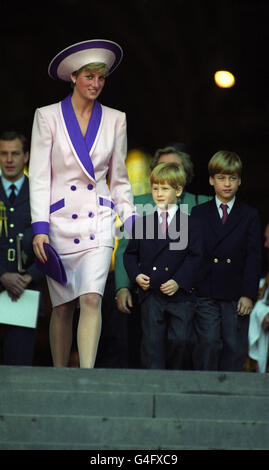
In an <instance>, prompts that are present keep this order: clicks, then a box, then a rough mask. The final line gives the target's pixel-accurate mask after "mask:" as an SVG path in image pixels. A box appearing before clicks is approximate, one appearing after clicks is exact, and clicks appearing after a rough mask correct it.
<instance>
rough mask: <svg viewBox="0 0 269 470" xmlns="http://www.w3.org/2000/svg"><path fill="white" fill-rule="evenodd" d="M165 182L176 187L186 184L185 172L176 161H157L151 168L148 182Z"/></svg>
mask: <svg viewBox="0 0 269 470" xmlns="http://www.w3.org/2000/svg"><path fill="white" fill-rule="evenodd" d="M164 183H167V184H169V185H170V186H172V188H174V189H178V187H179V186H182V187H184V186H185V184H186V174H185V171H184V170H183V168H181V166H179V165H178V164H177V163H172V162H171V163H159V165H157V166H155V168H153V170H152V172H151V175H150V184H151V185H153V184H164Z"/></svg>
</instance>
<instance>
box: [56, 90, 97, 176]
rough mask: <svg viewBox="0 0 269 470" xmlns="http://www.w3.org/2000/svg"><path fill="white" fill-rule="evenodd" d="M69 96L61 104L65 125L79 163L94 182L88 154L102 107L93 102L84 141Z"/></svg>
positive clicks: (93, 140) (95, 134)
mask: <svg viewBox="0 0 269 470" xmlns="http://www.w3.org/2000/svg"><path fill="white" fill-rule="evenodd" d="M71 96H72V95H71V94H70V95H68V96H67V97H66V98H65V99H64V100H63V101H62V102H61V107H62V113H63V117H64V121H65V125H66V128H67V131H68V134H69V137H70V139H71V142H72V144H73V147H74V149H75V151H76V153H77V155H78V158H79V160H80V162H81V163H82V165H83V166H84V168H85V169H86V171H87V173H88V174H89V175H90V176H91V177H92V178H93V179H94V180H95V175H94V167H93V164H92V161H91V157H90V152H91V149H92V146H93V144H94V142H95V139H96V136H97V133H98V130H99V127H100V123H101V119H102V106H101V105H100V103H99V102H98V101H95V102H94V107H93V110H92V115H91V119H90V122H89V125H88V129H87V133H86V136H85V139H84V138H83V135H82V133H81V130H80V127H79V124H78V121H77V118H76V115H75V112H74V109H73V106H72V102H71Z"/></svg>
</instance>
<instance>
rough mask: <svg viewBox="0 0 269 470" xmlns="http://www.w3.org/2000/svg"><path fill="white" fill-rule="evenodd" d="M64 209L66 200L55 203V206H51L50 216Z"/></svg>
mask: <svg viewBox="0 0 269 470" xmlns="http://www.w3.org/2000/svg"><path fill="white" fill-rule="evenodd" d="M62 207H64V199H60V201H57V202H54V204H51V206H50V214H52V213H53V212H56V211H58V210H59V209H61V208H62Z"/></svg>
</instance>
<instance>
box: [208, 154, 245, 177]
mask: <svg viewBox="0 0 269 470" xmlns="http://www.w3.org/2000/svg"><path fill="white" fill-rule="evenodd" d="M208 172H209V176H214V175H216V174H217V173H226V174H229V175H232V174H236V175H237V176H239V177H240V176H241V173H242V162H241V159H240V157H239V156H238V155H237V153H235V152H229V151H227V150H220V151H219V152H217V153H215V154H214V155H213V157H212V158H211V159H210V160H209V163H208Z"/></svg>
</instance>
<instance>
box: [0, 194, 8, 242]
mask: <svg viewBox="0 0 269 470" xmlns="http://www.w3.org/2000/svg"><path fill="white" fill-rule="evenodd" d="M3 224H4V229H5V235H6V237H7V236H8V232H7V211H6V206H5V204H4V203H3V201H0V237H1V236H2V230H3Z"/></svg>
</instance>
